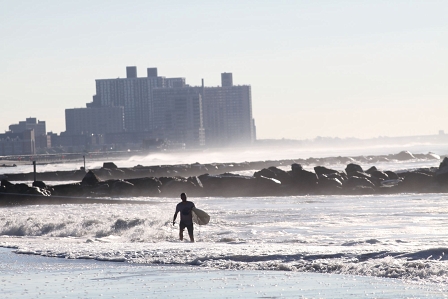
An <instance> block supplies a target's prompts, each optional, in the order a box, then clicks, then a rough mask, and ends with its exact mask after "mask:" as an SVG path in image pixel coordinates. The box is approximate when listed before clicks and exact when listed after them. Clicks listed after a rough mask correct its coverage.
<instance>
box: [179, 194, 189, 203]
mask: <svg viewBox="0 0 448 299" xmlns="http://www.w3.org/2000/svg"><path fill="white" fill-rule="evenodd" d="M180 198H181V199H182V201H186V200H187V194H185V193H181V194H180Z"/></svg>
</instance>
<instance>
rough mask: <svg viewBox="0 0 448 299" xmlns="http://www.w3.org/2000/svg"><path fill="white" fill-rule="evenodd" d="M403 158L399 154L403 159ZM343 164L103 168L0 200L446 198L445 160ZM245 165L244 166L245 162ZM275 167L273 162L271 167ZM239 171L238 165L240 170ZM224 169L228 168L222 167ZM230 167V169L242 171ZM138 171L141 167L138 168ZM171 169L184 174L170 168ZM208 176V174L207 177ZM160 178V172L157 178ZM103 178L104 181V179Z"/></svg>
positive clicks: (5, 187)
mask: <svg viewBox="0 0 448 299" xmlns="http://www.w3.org/2000/svg"><path fill="white" fill-rule="evenodd" d="M405 155H408V154H406V153H405V154H403V155H402V156H405ZM349 162H350V163H348V164H346V167H345V169H344V170H343V171H338V170H335V169H331V168H329V167H326V166H315V167H314V171H309V170H306V169H304V168H303V166H302V165H301V164H299V163H295V162H294V163H291V164H290V165H289V166H288V167H286V166H284V165H282V166H281V167H279V166H268V167H263V168H261V169H260V168H259V170H256V171H254V173H253V175H251V176H246V175H238V174H234V173H231V172H224V173H222V172H221V173H219V174H216V172H219V169H220V168H219V167H218V165H208V167H209V168H210V169H211V170H213V171H210V170H209V168H207V166H204V165H202V164H193V165H190V167H189V169H191V168H192V167H193V168H196V169H195V171H196V175H192V176H185V175H181V174H184V173H187V172H183V171H176V172H173V173H171V172H170V174H171V175H165V176H141V177H129V178H124V179H119V178H107V177H109V175H105V174H104V172H108V171H109V170H110V169H116V170H119V168H118V167H117V168H115V167H116V166H114V165H111V164H108V165H107V166H108V167H109V168H105V167H104V168H102V169H98V170H90V171H89V172H87V173H85V172H83V176H82V178H80V180H79V182H77V183H71V184H59V185H53V186H49V185H46V184H45V183H44V182H43V181H36V182H34V183H33V184H32V186H28V185H27V184H23V183H18V184H13V183H11V182H10V181H9V180H6V179H3V180H2V181H1V186H0V193H2V194H8V193H11V194H30V195H41V196H49V197H51V196H59V197H60V196H69V197H95V198H98V197H138V196H145V197H178V196H179V194H180V193H181V192H186V193H187V194H188V195H189V196H194V197H203V196H222V197H229V196H232V197H244V196H292V195H307V194H316V195H319V194H321V195H333V194H334V195H336V194H337V195H340V194H347V195H363V194H394V193H407V192H425V193H432V192H448V158H444V159H443V161H442V162H441V163H440V165H439V167H432V168H421V169H415V170H402V171H395V172H394V171H388V170H379V169H377V168H376V167H375V166H372V167H370V168H369V169H363V168H362V167H361V165H360V164H358V163H352V161H351V160H350V161H349ZM247 163H249V162H247ZM252 163H258V164H257V165H260V166H261V165H269V164H271V163H272V162H265V161H264V162H262V163H261V162H252ZM277 163H278V161H277ZM240 165H241V164H240ZM226 167H230V165H227V166H226ZM233 167H235V166H232V169H241V168H242V167H240V166H236V167H235V168H233ZM138 168H143V167H138ZM169 169H170V170H173V169H179V170H181V169H187V168H185V167H184V168H179V166H173V167H171V168H169ZM209 172H212V173H209ZM163 173H164V174H166V170H164V172H163ZM105 178H106V179H105Z"/></svg>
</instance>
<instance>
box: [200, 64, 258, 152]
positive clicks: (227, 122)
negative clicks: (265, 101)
mask: <svg viewBox="0 0 448 299" xmlns="http://www.w3.org/2000/svg"><path fill="white" fill-rule="evenodd" d="M221 85H222V87H205V88H204V93H203V99H202V108H203V111H204V127H205V136H206V144H207V145H208V146H228V145H242V144H248V143H251V142H253V141H254V140H255V138H256V136H255V121H254V119H253V118H252V92H251V86H249V85H238V86H235V85H233V79H232V73H223V74H221Z"/></svg>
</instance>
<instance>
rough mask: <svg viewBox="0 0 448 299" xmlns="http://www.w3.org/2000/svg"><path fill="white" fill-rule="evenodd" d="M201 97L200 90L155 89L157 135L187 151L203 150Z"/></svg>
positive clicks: (155, 132) (196, 88)
mask: <svg viewBox="0 0 448 299" xmlns="http://www.w3.org/2000/svg"><path fill="white" fill-rule="evenodd" d="M201 93H202V88H200V87H178V88H156V89H154V91H153V105H154V121H153V123H154V135H155V136H157V137H158V138H164V139H168V140H170V141H174V142H177V143H184V144H185V145H186V146H187V147H188V148H191V147H198V146H204V145H205V135H204V126H203V120H202V95H201Z"/></svg>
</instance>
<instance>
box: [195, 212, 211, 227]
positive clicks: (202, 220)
mask: <svg viewBox="0 0 448 299" xmlns="http://www.w3.org/2000/svg"><path fill="white" fill-rule="evenodd" d="M191 211H192V212H193V214H192V215H193V222H194V223H196V224H199V225H206V224H207V223H208V222H209V221H210V216H209V215H208V214H207V213H206V212H204V211H202V210H200V209H198V208H193V209H192V210H191Z"/></svg>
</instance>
